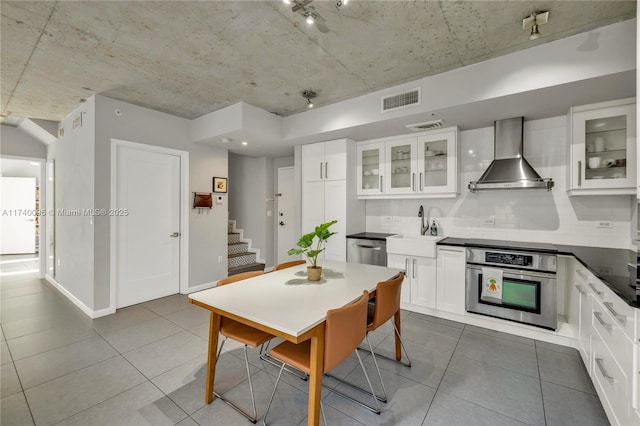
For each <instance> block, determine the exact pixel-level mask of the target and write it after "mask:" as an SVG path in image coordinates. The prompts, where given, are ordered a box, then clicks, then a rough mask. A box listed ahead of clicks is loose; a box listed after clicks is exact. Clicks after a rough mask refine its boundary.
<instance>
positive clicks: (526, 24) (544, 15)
mask: <svg viewBox="0 0 640 426" xmlns="http://www.w3.org/2000/svg"><path fill="white" fill-rule="evenodd" d="M548 20H549V12H536V11H534V12H532V13H531V15H529V16H527V17H526V18H524V19H523V20H522V29H523V30H527V29H529V28H531V32H530V34H529V40H537V39H539V38H540V37H542V34H540V30H539V28H538V26H539V25H543V24H546V23H547V21H548Z"/></svg>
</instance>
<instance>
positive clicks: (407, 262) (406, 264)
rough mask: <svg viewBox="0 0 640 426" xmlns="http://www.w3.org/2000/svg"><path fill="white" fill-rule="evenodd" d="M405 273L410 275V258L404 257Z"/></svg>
mask: <svg viewBox="0 0 640 426" xmlns="http://www.w3.org/2000/svg"><path fill="white" fill-rule="evenodd" d="M404 274H405V275H409V258H408V257H405V258H404Z"/></svg>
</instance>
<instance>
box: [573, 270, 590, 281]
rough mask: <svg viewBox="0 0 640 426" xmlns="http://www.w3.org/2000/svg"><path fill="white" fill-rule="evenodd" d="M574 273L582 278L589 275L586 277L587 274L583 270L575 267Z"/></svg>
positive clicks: (584, 278)
mask: <svg viewBox="0 0 640 426" xmlns="http://www.w3.org/2000/svg"><path fill="white" fill-rule="evenodd" d="M576 274H578V275H580V277H581V278H582V279H583V280H586V279H589V277H587V275H586V274H585V273H584V272H582V271H581V270H580V269H576Z"/></svg>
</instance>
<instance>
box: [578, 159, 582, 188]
mask: <svg viewBox="0 0 640 426" xmlns="http://www.w3.org/2000/svg"><path fill="white" fill-rule="evenodd" d="M578 186H582V161H578Z"/></svg>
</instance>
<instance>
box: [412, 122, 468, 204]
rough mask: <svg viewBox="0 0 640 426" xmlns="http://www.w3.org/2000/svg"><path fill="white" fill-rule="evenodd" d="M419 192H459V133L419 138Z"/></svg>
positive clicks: (449, 131)
mask: <svg viewBox="0 0 640 426" xmlns="http://www.w3.org/2000/svg"><path fill="white" fill-rule="evenodd" d="M417 159H418V162H417V172H418V183H419V185H418V190H419V191H420V192H425V193H443V192H448V193H451V192H458V184H457V183H458V178H457V176H458V167H457V164H458V161H457V131H456V130H455V129H452V130H448V131H446V132H440V133H436V134H429V135H425V136H420V137H418V157H417Z"/></svg>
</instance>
